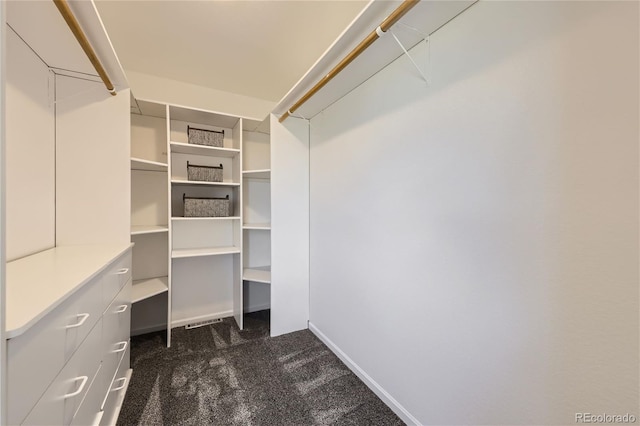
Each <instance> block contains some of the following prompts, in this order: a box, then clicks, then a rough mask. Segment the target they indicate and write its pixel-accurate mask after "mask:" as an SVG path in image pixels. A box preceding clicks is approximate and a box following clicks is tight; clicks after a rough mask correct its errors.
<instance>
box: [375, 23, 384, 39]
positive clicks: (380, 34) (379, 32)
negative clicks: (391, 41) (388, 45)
mask: <svg viewBox="0 0 640 426" xmlns="http://www.w3.org/2000/svg"><path fill="white" fill-rule="evenodd" d="M384 33H385V31H384V30H383V29H382V28H380V25H378V27H377V28H376V34H378V37H382V36H383V35H384Z"/></svg>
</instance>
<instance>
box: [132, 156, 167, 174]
mask: <svg viewBox="0 0 640 426" xmlns="http://www.w3.org/2000/svg"><path fill="white" fill-rule="evenodd" d="M131 170H144V171H149V172H166V171H167V170H168V167H167V164H166V163H159V162H157V161H151V160H143V159H142V158H135V157H131Z"/></svg>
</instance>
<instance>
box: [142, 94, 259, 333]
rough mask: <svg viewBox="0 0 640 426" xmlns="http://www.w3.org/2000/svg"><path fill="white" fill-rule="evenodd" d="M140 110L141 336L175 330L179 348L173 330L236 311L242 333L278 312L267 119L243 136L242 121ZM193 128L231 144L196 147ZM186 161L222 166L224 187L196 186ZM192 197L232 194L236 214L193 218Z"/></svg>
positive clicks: (148, 106) (166, 108) (149, 105)
mask: <svg viewBox="0 0 640 426" xmlns="http://www.w3.org/2000/svg"><path fill="white" fill-rule="evenodd" d="M133 103H134V105H133V108H132V115H131V123H132V144H131V146H132V152H131V175H132V221H131V223H132V227H131V238H132V240H133V241H134V242H135V243H136V246H135V247H136V248H135V249H134V268H133V269H134V282H133V300H134V303H135V305H134V309H133V314H134V317H133V318H134V320H133V327H134V330H133V333H134V334H137V333H142V332H148V331H152V330H156V329H162V328H164V327H166V328H167V344H168V345H170V344H171V328H172V327H178V326H182V325H187V324H190V323H195V322H201V321H206V320H208V319H216V318H221V317H226V316H229V315H231V314H233V316H234V317H235V319H236V322H237V323H238V326H239V327H240V328H242V327H243V315H244V312H245V311H252V310H256V309H258V308H260V309H265V308H269V306H270V296H269V291H270V290H269V283H270V282H271V277H270V275H271V274H270V264H271V263H270V256H271V254H270V253H271V247H270V244H271V243H270V241H271V238H270V230H271V223H270V190H269V186H270V176H271V169H270V160H269V158H270V153H269V150H270V144H269V135H268V133H263V128H264V124H265V123H267V126H266V127H267V128H268V122H266V121H265V122H264V123H262V124H263V125H262V126H258V125H259V124H260V123H259V122H257V121H255V120H246V121H247V123H248V124H250V125H251V126H254V125H255V127H252V131H243V123H244V121H245V120H244V119H243V118H240V117H233V116H228V115H225V114H220V113H215V112H209V111H202V110H198V109H192V108H186V107H182V106H175V105H168V104H167V105H165V104H159V103H157V102H152V101H144V100H136V99H134V100H133ZM189 127H192V128H198V129H205V130H215V131H218V132H220V131H223V132H224V141H223V144H222V146H221V147H211V146H204V145H195V144H189V143H188V132H187V129H188V128H189ZM258 127H260V129H261V130H259V131H258V130H257V128H258ZM245 138H246V140H245ZM245 152H246V153H247V156H248V157H247V158H245V157H244V155H245ZM187 163H188V164H192V165H201V166H215V167H218V166H219V165H222V175H223V176H222V182H201V181H191V180H189V179H188V175H187ZM185 195H186V196H190V197H205V198H209V197H215V198H225V197H227V196H228V197H229V200H230V203H231V210H232V211H231V216H229V217H185V216H184V200H183V197H184V196H185ZM245 264H246V267H245ZM165 318H166V319H165ZM136 327H137V329H136Z"/></svg>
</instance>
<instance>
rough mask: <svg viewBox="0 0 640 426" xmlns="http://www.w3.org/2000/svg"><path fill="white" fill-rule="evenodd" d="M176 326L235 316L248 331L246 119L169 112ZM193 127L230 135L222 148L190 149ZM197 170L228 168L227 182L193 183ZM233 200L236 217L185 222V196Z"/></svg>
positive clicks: (185, 110)
mask: <svg viewBox="0 0 640 426" xmlns="http://www.w3.org/2000/svg"><path fill="white" fill-rule="evenodd" d="M167 126H168V132H169V140H170V142H169V144H168V150H169V178H170V179H169V185H170V197H169V198H170V215H171V221H170V228H171V231H170V235H171V243H170V244H171V263H172V268H171V270H172V275H171V280H170V281H171V283H172V285H171V288H172V302H171V303H172V313H173V317H172V325H173V326H180V325H187V324H190V323H195V322H200V321H206V320H208V319H215V318H220V317H225V316H228V315H229V314H230V313H231V312H232V313H233V315H234V317H235V319H236V321H237V323H238V326H239V327H240V328H242V315H243V312H242V211H243V210H242V191H243V188H242V183H243V180H242V170H241V166H242V150H241V148H242V118H239V117H233V116H228V115H225V114H219V113H214V112H208V111H202V110H197V109H191V108H184V107H178V106H173V105H170V106H169V112H168V120H167ZM188 127H192V128H198V129H204V130H214V131H218V132H220V131H223V132H224V141H223V144H222V145H223V146H222V147H211V146H204V145H195V144H189V143H188V133H187V129H188ZM187 162H188V163H189V164H192V165H201V166H218V165H222V174H223V178H222V182H200V181H190V180H188V177H187ZM184 195H186V196H191V197H205V198H208V197H215V198H224V197H227V196H228V197H229V199H230V202H231V210H232V212H231V216H230V217H202V218H201V217H184V202H183V196H184Z"/></svg>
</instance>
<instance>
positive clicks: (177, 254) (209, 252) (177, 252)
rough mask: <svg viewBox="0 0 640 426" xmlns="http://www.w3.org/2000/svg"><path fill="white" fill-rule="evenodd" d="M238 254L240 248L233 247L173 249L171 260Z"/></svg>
mask: <svg viewBox="0 0 640 426" xmlns="http://www.w3.org/2000/svg"><path fill="white" fill-rule="evenodd" d="M235 253H240V248H238V247H235V246H227V247H206V248H197V249H174V250H173V251H172V252H171V258H172V259H183V258H188V257H202V256H219V255H223V254H235Z"/></svg>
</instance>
